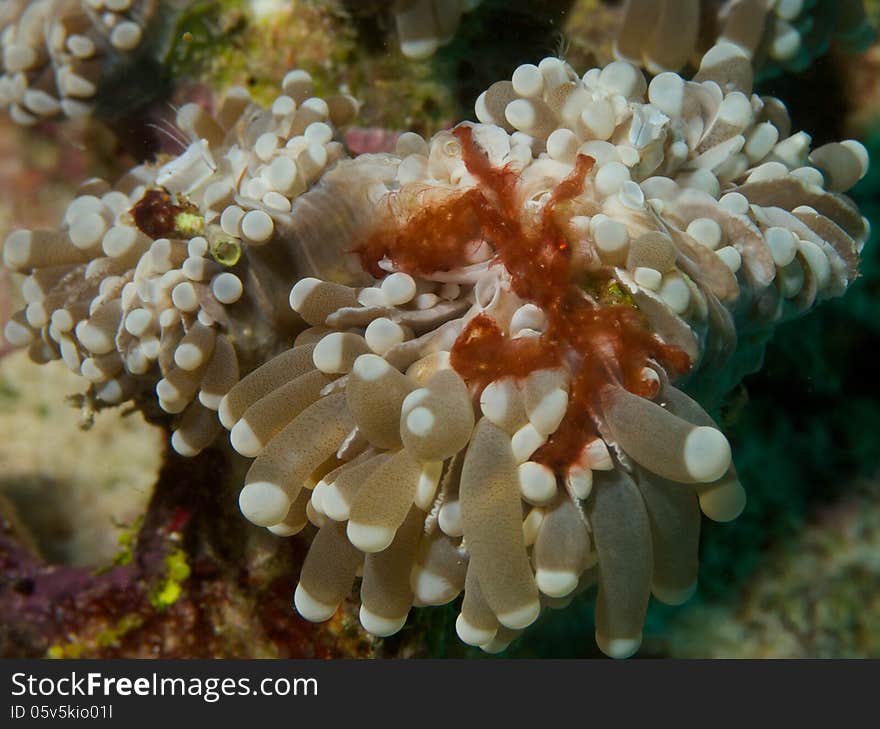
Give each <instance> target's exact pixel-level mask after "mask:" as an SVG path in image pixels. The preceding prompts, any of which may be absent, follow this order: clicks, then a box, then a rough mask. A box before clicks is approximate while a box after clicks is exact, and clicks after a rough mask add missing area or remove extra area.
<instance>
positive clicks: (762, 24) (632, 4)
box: [615, 0, 874, 74]
mask: <svg viewBox="0 0 880 729" xmlns="http://www.w3.org/2000/svg"><path fill="white" fill-rule="evenodd" d="M707 37H708V38H709V39H710V40H709V41H708V42H707ZM873 39H874V29H873V28H872V27H871V24H870V23H869V22H868V20H867V18H866V17H865V9H864V7H863V4H862V1H861V0H812V1H805V0H725V1H724V2H718V1H717V0H660V1H659V2H657V1H656V0H627V2H626V5H625V7H624V14H623V22H622V24H621V27H620V29H619V31H618V34H617V38H616V42H615V54H616V56H617V57H618V58H620V59H622V60H627V61H631V62H632V63H635V64H638V65H644V67H645V68H647V69H648V70H649V71H651V73H661V72H662V71H678V70H680V69H682V68H683V67H684V66H685V65H686V64H687V63H688V62H691V61H697V60H698V59H699V56H700V53H701V52H702V51H704V50H705V49H706V48H707V47H708V46H710V45H711V44H712V43H715V42H722V43H734V44H736V45H737V46H738V47H739V48H740V49H742V50H743V51H744V52H745V53H747V54H748V55H749V57H750V58H751V59H752V62H753V64H754V65H755V67H756V68H760V69H763V70H764V72H765V73H770V74H772V73H778V72H780V71H783V70H785V71H795V72H799V71H803V70H804V69H805V68H806V67H807V66H808V65H809V64H810V62H811V61H813V60H814V59H815V58H817V57H819V56H821V55H823V54H825V53H826V52H827V51H828V49H829V47H830V46H832V45H834V46H836V47H839V48H843V49H844V50H847V51H850V52H859V51H863V50H864V49H865V48H867V47H868V45H869V44H870V43H871V42H872V41H873Z"/></svg>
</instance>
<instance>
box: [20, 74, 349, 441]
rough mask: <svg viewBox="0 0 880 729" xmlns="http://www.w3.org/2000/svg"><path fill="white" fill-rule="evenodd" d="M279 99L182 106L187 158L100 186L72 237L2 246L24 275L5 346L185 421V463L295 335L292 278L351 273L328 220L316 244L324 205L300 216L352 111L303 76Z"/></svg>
mask: <svg viewBox="0 0 880 729" xmlns="http://www.w3.org/2000/svg"><path fill="white" fill-rule="evenodd" d="M283 91H284V93H283V94H282V95H280V96H279V97H278V98H277V99H276V100H275V102H274V104H273V105H272V107H271V108H270V109H267V110H264V109H261V108H259V107H257V106H256V105H255V104H253V103H252V102H251V100H250V97H249V96H248V94H247V92H246V91H245V90H244V89H241V88H237V89H232V90H231V91H230V92H229V93H227V95H226V96H225V98H224V99H223V100H222V101H221V103H220V104H219V107H218V109H217V112H216V114H214V115H211V114H209V113H208V112H206V111H205V110H204V109H202V108H201V107H199V106H197V105H195V104H188V105H185V106H183V107H182V108H181V109H180V110H179V112H178V114H177V126H178V129H179V132H180V133H181V135H183V136H182V138H181V145H182V146H183V147H184V149H183V151H182V152H181V153H180V154H179V155H176V156H170V155H163V156H160V158H159V159H157V160H156V161H155V162H152V163H147V164H143V165H139V166H138V167H135V168H134V169H132V170H130V171H129V172H128V173H127V174H126V175H125V176H124V177H123V178H122V179H121V180H119V181H118V182H117V183H116V184H115V185H113V186H111V185H109V184H108V183H106V182H104V181H102V180H90V181H88V182H87V183H85V184H84V185H83V187H82V189H81V190H80V193H79V195H78V197H77V198H76V199H75V200H73V202H71V203H70V205H69V206H68V208H67V211H66V213H65V216H64V221H63V225H62V227H61V229H60V230H56V231H31V230H18V231H15V232H13V233H12V234H11V235H10V236H9V237H8V239H7V241H6V243H5V246H4V249H3V260H4V263H5V265H6V266H7V267H8V268H10V269H12V270H14V271H18V272H21V273H24V274H26V275H27V276H26V278H25V279H24V281H23V284H22V294H23V297H24V299H25V301H26V302H27V305H26V307H25V308H24V309H23V310H21V311H19V312H17V313H15V314H14V315H13V316H12V318H11V319H10V321H9V322H8V323H7V325H6V329H5V336H6V339H7V341H9V342H10V343H11V344H13V345H16V346H26V347H28V348H29V352H30V354H31V357H32V358H33V359H34V360H36V361H39V362H43V361H48V360H51V359H58V358H61V359H63V360H64V362H65V363H66V364H67V365H68V367H70V368H71V369H72V370H73V371H75V372H77V373H80V374H82V376H83V377H85V378H86V379H88V380H90V381H91V382H92V386H91V388H90V391H89V396H88V397H89V399H90V400H91V401H92V402H93V403H94V404H95V405H97V406H100V405H102V404H116V403H120V402H122V401H124V400H127V399H129V398H133V397H134V398H138V399H140V400H141V401H143V402H145V403H146V404H147V405H148V407H149V406H150V405H151V404H152V403H154V402H158V405H159V407H160V408H161V410H163V411H165V412H166V413H171V414H175V415H177V414H179V418H178V419H177V422H176V425H175V428H176V432H175V434H174V438H173V440H172V443H173V445H174V447H175V448H176V449H177V450H178V451H179V452H180V453H182V454H184V455H194V454H195V453H197V452H198V451H199V450H201V449H202V448H204V447H205V446H206V445H208V444H209V443H210V442H211V440H212V439H213V438H214V436H215V435H216V434H217V432H218V428H219V425H218V423H217V419H216V416H215V414H214V412H213V411H215V410H216V409H217V407H218V405H219V402H220V398H221V397H222V396H223V395H224V394H225V393H226V391H227V390H228V389H229V387H230V386H231V385H232V384H233V383H234V382H236V380H237V379H238V377H239V371H240V369H241V368H245V371H247V370H248V369H249V368H252V367H253V366H254V365H255V363H261V362H262V361H264V360H265V358H266V357H267V356H271V355H272V354H274V353H276V352H277V351H278V349H279V348H281V347H283V346H285V342H286V341H289V338H288V337H292V335H293V333H295V332H296V331H297V329H298V326H299V325H298V321H297V318H296V316H295V315H294V314H293V313H292V312H290V311H289V309H287V306H286V302H285V299H286V296H287V289H288V288H289V285H290V284H289V280H290V279H289V277H290V276H294V277H297V276H304V275H309V274H312V275H314V274H319V273H320V274H323V275H328V276H334V277H336V278H339V277H340V275H341V273H340V271H341V262H340V261H339V260H337V258H336V257H335V256H333V257H332V258H330V257H328V256H327V255H326V253H325V252H323V251H322V250H321V248H320V245H323V244H324V243H326V242H327V240H328V239H327V237H326V236H327V235H328V231H327V228H326V226H325V227H324V228H323V229H322V233H323V234H324V236H325V238H323V239H321V240H320V241H317V242H316V241H315V240H314V238H313V236H311V237H310V233H309V231H308V230H307V228H308V226H309V225H310V221H313V219H314V218H315V217H316V216H321V215H322V214H323V212H324V211H322V210H319V209H316V208H315V198H312V199H311V201H310V203H308V205H310V206H311V209H310V210H311V212H309V211H306V212H302V210H301V209H300V214H298V215H296V216H295V217H292V216H291V209H292V207H294V208H295V201H296V200H297V198H298V196H300V195H301V193H303V192H304V191H305V190H306V189H308V187H309V186H310V185H312V183H314V181H315V180H316V179H317V178H318V177H319V176H320V175H321V174H322V172H323V170H324V169H325V168H326V167H328V166H329V165H332V163H333V162H334V160H335V159H337V158H338V157H339V156H340V155H341V154H342V151H343V150H342V145H341V143H339V142H337V141H334V135H335V127H334V126H333V125H334V123H345V122H346V121H348V120H350V119H351V118H352V116H353V115H354V113H355V112H356V104H355V102H354V100H353V99H351V98H350V97H346V96H335V97H330V98H328V99H327V100H326V101H325V100H324V99H319V98H317V97H313V96H312V95H311V94H312V82H311V78H310V77H309V76H308V74H306V73H304V72H300V71H294V72H291V73H290V74H288V75H287V77H286V78H285V80H284V83H283ZM331 179H332V173H331ZM334 214H335V212H334ZM323 220H324V222H326V221H327V218H324V219H323ZM279 240H283V241H285V242H284V243H278V241H279ZM309 245H311V246H312V248H314V250H312V249H310V248H309ZM291 247H292V249H293V250H294V253H293V254H292V253H291ZM292 255H294V256H295V258H292Z"/></svg>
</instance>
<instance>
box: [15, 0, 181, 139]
mask: <svg viewBox="0 0 880 729" xmlns="http://www.w3.org/2000/svg"><path fill="white" fill-rule="evenodd" d="M180 5H181V2H180V1H179V0H106V1H105V0H35V1H31V0H4V2H3V4H2V7H0V46H2V51H3V53H2V59H0V105H2V106H4V107H7V108H8V110H9V114H10V116H11V118H12V119H13V121H15V122H16V123H18V124H24V125H27V126H29V125H32V124H35V123H36V122H38V121H40V120H44V119H50V118H53V117H58V116H67V117H72V118H75V117H82V116H88V115H90V114H91V113H92V112H93V110H94V107H95V104H96V103H97V104H101V105H103V106H104V110H105V111H108V112H109V111H110V109H109V107H110V106H112V104H107V103H106V102H107V99H103V100H102V99H101V95H102V94H105V95H106V94H107V92H108V91H109V90H110V87H112V86H113V85H115V84H118V83H119V79H120V77H122V76H124V75H125V74H126V73H132V72H134V63H135V61H136V60H138V58H139V57H140V56H144V55H148V54H149V52H151V51H154V50H156V49H155V48H150V46H156V45H157V38H156V36H157V35H158V34H159V31H158V30H157V28H159V27H161V26H162V25H163V23H166V22H167V20H168V16H169V15H172V14H173V12H174V11H176V10H177V9H179V6H180ZM144 48H147V50H146V51H144ZM154 73H155V71H154ZM139 75H141V76H142V77H143V76H145V75H147V74H139ZM145 85H146V84H145Z"/></svg>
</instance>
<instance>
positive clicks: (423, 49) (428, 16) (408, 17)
mask: <svg viewBox="0 0 880 729" xmlns="http://www.w3.org/2000/svg"><path fill="white" fill-rule="evenodd" d="M479 4H480V0H378V1H377V2H376V1H373V2H368V3H364V2H347V3H346V5H347V6H348V8H349V10H350V11H351V12H353V13H375V12H376V11H378V10H380V9H381V10H385V9H388V8H390V10H391V12H392V13H393V14H394V24H395V27H396V29H397V35H398V40H399V42H400V50H401V52H402V53H403V55H404V56H406V57H407V58H413V59H424V58H429V57H430V56H432V55H433V54H434V53H435V52H436V51H437V49H438V48H439V47H440V46H443V45H446V44H447V43H449V41H450V40H452V37H453V36H454V35H455V31H456V30H457V29H458V25H459V23H460V21H461V16H462V15H463V14H464V13H467V12H469V11H471V10H473V9H474V8H475V7H477V5H479Z"/></svg>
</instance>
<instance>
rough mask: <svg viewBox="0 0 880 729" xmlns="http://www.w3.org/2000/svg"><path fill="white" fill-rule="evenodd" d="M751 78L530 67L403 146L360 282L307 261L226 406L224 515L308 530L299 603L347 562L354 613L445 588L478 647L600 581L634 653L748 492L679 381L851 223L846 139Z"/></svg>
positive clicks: (846, 264) (323, 603)
mask: <svg viewBox="0 0 880 729" xmlns="http://www.w3.org/2000/svg"><path fill="white" fill-rule="evenodd" d="M751 83H752V71H751V63H750V59H749V57H748V55H747V54H746V53H745V52H743V51H741V50H739V49H737V47H736V46H733V45H732V44H724V45H722V46H720V47H719V48H717V49H716V50H715V51H714V52H713V53H710V54H708V55H707V56H706V58H705V59H704V61H703V63H702V65H701V68H700V71H699V73H698V75H697V77H696V79H695V80H694V81H685V80H684V79H682V78H680V77H679V76H677V75H675V74H672V73H663V74H660V75H658V76H657V77H656V78H654V79H653V80H652V81H651V82H650V84H648V83H647V82H646V81H645V78H644V77H643V75H642V74H641V72H639V71H638V70H637V69H636V68H634V67H633V66H631V65H629V64H627V63H624V62H614V63H612V64H610V65H609V66H607V67H605V68H603V69H591V70H589V71H588V72H587V73H586V74H584V75H583V76H582V77H581V76H578V75H577V74H576V73H575V72H574V71H573V69H572V68H571V67H570V66H568V65H567V64H565V63H564V62H563V61H561V60H559V59H556V58H548V59H544V60H543V61H542V62H541V63H540V64H539V65H537V66H533V65H524V66H521V67H519V68H517V70H516V71H515V72H514V74H513V77H512V79H511V80H510V81H502V82H499V83H496V84H495V85H493V86H492V87H491V88H489V89H488V90H487V91H486V92H485V93H484V94H483V95H481V97H480V98H479V99H478V100H477V104H476V112H477V116H478V118H479V120H480V123H479V124H475V125H472V124H463V125H461V126H459V127H457V128H456V129H454V130H452V131H451V132H441V133H440V134H438V135H436V136H435V137H434V138H433V139H431V140H430V141H427V142H426V141H425V140H423V139H421V138H420V137H418V136H416V135H412V134H405V135H403V136H402V137H401V139H400V140H399V142H398V147H397V154H396V155H395V156H394V157H393V158H391V159H392V160H393V162H392V164H393V165H394V166H395V167H396V171H395V175H394V177H393V178H390V179H389V178H385V179H383V180H379V179H377V178H375V177H373V183H372V184H371V185H370V187H371V190H372V192H371V195H370V196H369V198H368V199H364V200H362V202H366V203H368V204H369V205H370V206H371V212H370V214H369V215H366V216H364V218H363V219H364V220H367V221H370V223H371V224H369V225H367V226H366V227H365V228H364V229H362V230H360V231H358V233H359V234H358V235H357V236H356V237H355V238H353V239H352V240H351V246H352V249H353V250H355V251H356V252H357V253H358V254H359V256H360V261H361V264H362V267H363V269H364V270H365V271H367V272H368V273H369V274H370V275H371V276H372V279H373V280H372V283H371V285H359V286H351V285H344V284H341V283H339V282H337V281H333V280H331V279H320V278H306V279H303V280H300V281H298V282H297V283H296V284H295V285H294V286H293V288H292V290H291V293H290V304H291V307H292V308H293V309H294V310H295V311H296V312H297V313H298V314H299V315H300V316H301V317H302V318H303V319H304V320H305V321H306V323H307V324H309V325H310V328H309V329H307V330H306V331H305V332H303V333H302V334H301V335H300V336H299V337H298V339H297V340H296V341H295V343H294V347H293V348H292V349H289V350H287V351H286V352H283V353H282V354H280V355H279V356H278V357H276V358H274V359H272V360H270V361H269V362H267V363H266V364H265V365H263V366H262V367H259V368H257V369H256V370H254V371H253V372H252V373H251V374H250V375H248V376H247V377H245V378H244V379H242V380H241V381H240V382H239V383H238V384H237V385H235V386H234V387H232V388H231V389H230V391H229V392H228V393H227V394H226V396H225V397H224V398H223V400H222V401H221V403H220V407H219V415H220V419H221V421H222V422H223V424H224V425H225V426H226V427H228V428H230V429H231V441H232V444H233V446H234V447H235V448H236V449H237V450H238V451H239V452H240V453H242V454H244V455H247V456H251V457H254V458H255V460H254V462H253V464H252V466H251V468H250V470H249V471H248V474H247V476H246V479H245V485H244V487H243V489H242V491H241V494H240V505H241V508H242V511H243V513H244V514H245V516H246V517H247V518H248V519H250V520H251V521H252V522H254V523H256V524H258V525H261V526H265V527H267V528H269V529H270V530H271V531H273V532H274V533H276V534H280V535H289V534H295V533H298V532H299V531H301V530H302V529H303V528H304V527H305V526H306V524H307V523H308V522H312V523H314V524H315V525H316V526H318V527H319V529H318V532H317V535H316V536H315V538H314V540H313V542H312V544H311V548H310V550H309V553H308V556H307V558H306V560H305V563H304V566H303V570H302V574H301V577H300V582H299V585H298V587H297V589H296V594H295V604H296V607H297V609H298V610H299V612H300V613H301V614H302V615H304V616H305V617H307V618H309V619H312V620H325V619H327V618H329V617H330V616H331V615H332V614H333V613H334V611H335V610H336V607H337V606H338V604H339V603H340V602H341V601H342V599H343V598H344V597H345V596H346V595H347V594H348V592H349V590H350V589H351V586H352V584H353V583H354V581H355V578H356V575H357V574H358V572H359V571H361V570H362V582H361V588H360V594H361V603H362V607H361V613H360V615H361V622H362V624H363V625H364V627H365V628H366V629H367V630H368V631H370V632H373V633H375V634H377V635H388V634H391V633H393V632H395V631H397V630H399V629H400V627H401V626H402V625H403V624H404V622H405V620H406V618H407V615H408V613H409V610H410V608H411V607H412V606H413V605H436V604H444V603H447V602H449V601H451V600H453V599H455V597H456V596H458V595H459V594H460V593H461V592H462V591H463V592H464V600H463V602H462V604H461V614H460V616H459V618H458V622H457V629H458V633H459V636H460V637H461V638H462V639H463V640H464V641H465V642H468V643H471V644H473V645H479V646H482V647H483V648H485V649H486V650H490V651H494V650H500V649H503V648H504V647H505V646H506V645H507V644H508V643H509V642H510V641H511V640H512V639H513V638H514V637H515V636H516V635H517V634H518V632H519V631H521V630H522V629H524V628H525V627H527V626H528V625H529V624H530V623H532V622H533V621H534V620H535V619H536V618H537V617H538V614H539V612H540V610H541V608H542V606H558V605H560V604H564V603H565V601H566V600H567V599H568V598H569V597H570V596H571V595H572V594H573V593H574V592H576V591H577V590H578V589H583V588H584V587H586V586H588V585H589V584H591V583H592V582H593V581H596V582H598V597H597V610H596V623H597V625H596V637H597V641H598V643H599V645H600V647H601V648H602V650H603V651H605V652H606V653H608V654H609V655H613V656H626V655H630V654H632V653H633V652H635V650H637V648H638V646H639V643H640V638H641V627H642V622H643V620H644V615H645V610H646V607H647V604H648V600H649V595H650V594H651V593H653V594H654V595H655V597H657V598H658V599H660V600H662V601H664V602H669V603H679V602H682V601H684V600H686V599H687V598H688V597H689V596H690V595H691V594H692V592H693V590H694V587H695V582H696V576H697V541H698V535H699V528H700V510H702V511H703V513H705V514H706V515H707V516H709V517H710V518H713V519H717V520H729V519H732V518H734V517H735V516H736V515H737V514H738V513H739V512H740V510H741V509H742V507H743V504H744V491H743V488H742V486H741V485H740V484H739V482H738V480H737V477H736V474H735V471H734V469H733V466H732V463H731V457H730V448H729V445H728V443H727V440H726V439H725V438H724V436H723V435H722V434H721V432H720V431H719V430H718V429H717V426H715V424H714V423H713V422H712V420H711V418H710V417H709V415H708V414H707V413H706V412H705V411H704V410H703V408H702V407H701V406H700V405H699V404H698V403H697V401H696V400H694V399H692V398H691V397H689V396H688V395H687V394H685V390H687V391H689V392H691V393H699V394H700V399H701V400H703V401H706V400H709V399H711V398H710V395H711V394H713V393H715V394H718V393H720V392H723V391H725V390H726V389H727V388H728V387H729V385H730V384H731V382H735V381H737V380H738V379H739V378H740V377H741V376H742V374H743V373H744V372H746V371H748V370H749V369H752V368H754V367H755V366H756V364H757V361H758V359H759V356H760V350H761V348H762V345H763V342H764V341H765V339H766V337H767V336H768V334H769V331H770V330H771V328H772V326H773V325H774V324H775V323H777V322H779V321H780V320H783V319H786V318H789V317H791V316H794V315H796V314H798V313H801V312H803V311H806V310H807V309H809V308H810V307H811V306H812V305H814V304H815V303H816V301H818V300H820V299H822V298H825V297H829V296H836V295H839V294H841V293H843V291H844V290H845V288H846V286H847V284H848V283H849V282H850V281H851V280H852V279H853V277H854V276H855V275H856V270H857V263H858V254H859V251H860V249H861V247H862V245H863V244H864V241H865V239H866V236H867V224H866V221H865V220H864V219H863V218H862V217H861V215H859V213H858V211H857V209H855V207H854V205H853V204H852V203H851V202H850V201H849V200H848V199H847V198H845V197H844V196H843V195H842V194H840V193H841V192H842V191H844V190H845V189H847V188H848V187H849V186H851V185H852V184H853V183H854V182H855V181H856V180H858V179H859V178H860V177H861V176H862V175H863V174H864V172H865V169H866V166H867V154H866V153H865V150H864V148H863V147H862V146H861V145H860V144H859V143H858V142H854V141H846V142H842V143H839V144H838V143H834V144H829V145H824V146H822V147H819V148H818V149H815V150H813V151H812V152H811V151H810V139H809V137H808V135H806V134H805V133H803V132H797V133H791V129H790V121H789V120H788V117H787V114H786V112H785V108H784V106H783V105H782V104H781V103H780V102H779V101H777V100H775V99H772V98H765V97H760V96H758V95H755V94H752V93H751ZM375 166H376V160H375V158H372V157H371V158H366V159H356V160H352V161H342V162H340V163H339V164H338V165H337V167H336V170H335V172H336V173H337V176H336V177H335V179H334V180H332V181H331V180H330V179H328V178H325V180H324V181H323V182H322V186H323V187H324V190H323V192H325V193H326V192H327V191H328V190H333V188H334V187H336V188H337V189H340V190H341V189H344V185H342V184H341V183H343V181H344V182H347V183H349V184H350V182H351V180H353V179H357V180H358V181H359V182H358V184H361V185H364V184H366V182H363V180H369V179H370V178H371V176H372V175H373V174H374V173H373V172H372V170H373V169H375ZM311 194H313V193H308V194H306V195H305V196H304V199H307V198H308V196H309V195H311Z"/></svg>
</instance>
